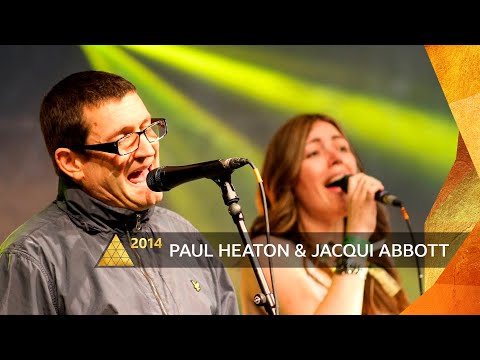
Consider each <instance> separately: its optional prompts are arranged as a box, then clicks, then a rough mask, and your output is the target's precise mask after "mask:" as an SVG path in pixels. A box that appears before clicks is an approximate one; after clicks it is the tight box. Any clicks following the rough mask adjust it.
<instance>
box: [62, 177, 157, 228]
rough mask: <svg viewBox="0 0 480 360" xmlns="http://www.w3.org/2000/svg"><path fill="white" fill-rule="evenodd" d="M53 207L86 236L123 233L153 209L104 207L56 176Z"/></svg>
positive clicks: (147, 217)
mask: <svg viewBox="0 0 480 360" xmlns="http://www.w3.org/2000/svg"><path fill="white" fill-rule="evenodd" d="M56 204H57V206H58V207H59V208H60V209H62V210H63V211H65V212H66V213H67V214H68V216H69V217H70V219H71V220H72V221H73V222H74V223H75V224H76V225H77V226H79V227H81V228H82V229H84V230H85V231H87V232H89V233H98V232H104V231H108V232H110V231H112V230H114V231H115V232H125V231H126V230H129V231H130V230H133V229H135V228H136V226H137V225H140V226H142V227H143V225H144V224H145V223H146V222H147V221H148V220H149V218H150V216H151V215H152V214H153V212H154V208H155V207H154V206H152V207H151V208H149V209H147V210H144V211H134V210H130V209H125V208H119V207H114V206H110V205H107V204H105V203H103V202H101V201H100V200H97V199H95V198H93V197H91V196H90V195H88V194H87V193H86V192H85V191H83V190H82V189H81V188H80V187H79V186H78V185H76V184H75V183H74V182H73V181H71V180H70V179H66V178H65V177H63V176H60V177H59V181H58V195H57V199H56Z"/></svg>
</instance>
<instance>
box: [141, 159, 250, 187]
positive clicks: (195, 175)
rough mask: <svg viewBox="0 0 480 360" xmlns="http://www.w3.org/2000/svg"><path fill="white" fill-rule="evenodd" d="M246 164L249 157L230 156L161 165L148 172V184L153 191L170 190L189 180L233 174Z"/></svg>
mask: <svg viewBox="0 0 480 360" xmlns="http://www.w3.org/2000/svg"><path fill="white" fill-rule="evenodd" d="M246 164H248V159H245V158H229V159H219V160H212V161H205V162H201V163H198V164H191V165H181V166H160V167H159V168H156V169H153V170H152V171H150V172H149V173H148V175H147V186H148V187H149V188H150V190H152V191H158V192H160V191H169V190H171V189H173V188H174V187H176V186H178V185H181V184H184V183H186V182H189V181H193V180H197V179H201V178H207V179H214V178H217V177H219V176H222V175H228V174H231V173H232V172H233V171H234V170H235V169H238V168H240V167H242V166H244V165H246Z"/></svg>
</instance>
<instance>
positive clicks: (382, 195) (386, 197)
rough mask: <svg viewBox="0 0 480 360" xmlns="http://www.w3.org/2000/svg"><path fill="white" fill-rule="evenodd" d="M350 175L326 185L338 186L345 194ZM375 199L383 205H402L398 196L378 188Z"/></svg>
mask: <svg viewBox="0 0 480 360" xmlns="http://www.w3.org/2000/svg"><path fill="white" fill-rule="evenodd" d="M350 176H352V175H345V176H344V177H343V178H341V179H340V180H337V181H334V182H333V183H331V184H328V185H327V187H334V186H339V187H340V188H341V189H342V191H343V192H344V193H345V194H346V193H348V178H349V177H350ZM375 200H376V201H378V202H381V203H383V204H385V205H392V206H398V207H402V206H403V204H402V202H401V201H400V199H399V198H397V197H396V196H395V195H392V194H390V193H389V192H388V191H385V190H378V191H377V192H376V193H375Z"/></svg>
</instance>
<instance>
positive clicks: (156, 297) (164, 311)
mask: <svg viewBox="0 0 480 360" xmlns="http://www.w3.org/2000/svg"><path fill="white" fill-rule="evenodd" d="M140 219H141V215H140V214H137V224H136V225H135V229H136V230H140V227H141V225H140ZM126 230H127V236H128V241H129V242H130V243H131V242H132V241H131V236H130V231H128V228H127V229H126ZM130 248H131V250H132V251H133V253H134V254H135V257H136V258H137V260H138V263H139V265H140V267H139V268H138V269H139V270H140V272H141V273H142V274H143V276H144V277H145V279H146V280H147V282H148V284H149V285H150V288H151V289H152V292H153V295H154V296H155V300H157V303H158V306H159V307H160V311H161V312H162V314H163V315H168V312H167V309H166V308H165V305H164V304H163V301H162V299H161V298H160V295H159V293H158V289H157V287H156V286H155V283H154V282H153V280H152V278H151V277H150V275H148V273H147V271H146V270H145V267H144V266H143V262H142V258H141V257H140V254H139V253H138V251H137V250H136V249H135V248H132V247H130Z"/></svg>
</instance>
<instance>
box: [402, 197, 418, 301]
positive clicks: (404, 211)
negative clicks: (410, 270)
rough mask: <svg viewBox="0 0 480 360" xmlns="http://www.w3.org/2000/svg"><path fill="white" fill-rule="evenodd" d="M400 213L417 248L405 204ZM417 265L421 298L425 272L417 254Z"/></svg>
mask: <svg viewBox="0 0 480 360" xmlns="http://www.w3.org/2000/svg"><path fill="white" fill-rule="evenodd" d="M400 211H401V212H402V216H403V218H404V219H405V222H406V223H407V227H408V232H409V234H410V241H411V243H412V246H413V247H414V248H415V245H416V244H417V243H416V241H415V238H414V236H413V231H412V226H411V224H410V216H409V215H408V213H407V209H405V206H404V205H403V203H401V206H400ZM415 263H416V265H417V276H418V286H419V289H420V296H422V295H423V272H422V269H421V266H420V262H419V259H418V256H417V255H416V254H415Z"/></svg>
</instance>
